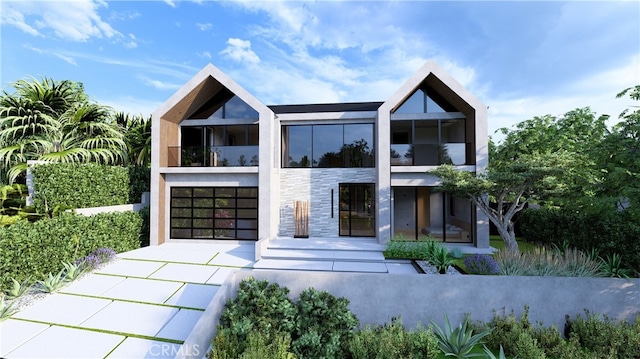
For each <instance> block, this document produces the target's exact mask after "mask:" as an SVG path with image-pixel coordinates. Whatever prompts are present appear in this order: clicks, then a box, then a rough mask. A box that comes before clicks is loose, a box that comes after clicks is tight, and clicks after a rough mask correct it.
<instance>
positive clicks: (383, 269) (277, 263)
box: [253, 258, 388, 273]
mask: <svg viewBox="0 0 640 359" xmlns="http://www.w3.org/2000/svg"><path fill="white" fill-rule="evenodd" d="M253 269H254V270H260V269H270V270H302V271H322V272H359V273H388V269H387V266H386V264H385V263H384V262H354V261H346V262H345V261H335V262H332V261H319V260H293V259H288V260H281V259H264V258H263V259H261V260H259V261H258V262H256V263H255V265H254V266H253Z"/></svg>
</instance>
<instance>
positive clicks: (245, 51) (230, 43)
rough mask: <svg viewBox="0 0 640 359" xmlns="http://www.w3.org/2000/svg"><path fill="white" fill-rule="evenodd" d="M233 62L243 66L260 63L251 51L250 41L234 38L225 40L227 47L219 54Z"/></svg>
mask: <svg viewBox="0 0 640 359" xmlns="http://www.w3.org/2000/svg"><path fill="white" fill-rule="evenodd" d="M220 54H221V55H225V56H227V57H229V58H230V59H233V60H234V61H237V62H240V63H243V64H245V65H255V64H257V63H258V62H260V58H259V57H258V55H256V53H255V52H253V50H251V41H249V40H242V39H236V38H232V37H231V38H229V40H227V47H226V48H225V49H224V50H222V51H221V52H220Z"/></svg>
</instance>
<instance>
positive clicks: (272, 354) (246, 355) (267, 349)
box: [240, 330, 296, 359]
mask: <svg viewBox="0 0 640 359" xmlns="http://www.w3.org/2000/svg"><path fill="white" fill-rule="evenodd" d="M290 347H291V338H290V337H289V336H288V335H287V334H283V333H275V335H273V338H271V336H269V335H268V334H265V333H262V332H259V331H256V330H252V331H251V332H249V335H248V336H247V348H246V349H245V351H244V352H243V353H242V355H241V356H240V359H264V358H270V359H295V358H296V356H295V354H293V353H291V352H290V351H289V348H290Z"/></svg>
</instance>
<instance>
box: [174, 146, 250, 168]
mask: <svg viewBox="0 0 640 359" xmlns="http://www.w3.org/2000/svg"><path fill="white" fill-rule="evenodd" d="M168 166H169V167H245V166H258V146H197V147H193V146H190V147H180V146H175V147H169V163H168Z"/></svg>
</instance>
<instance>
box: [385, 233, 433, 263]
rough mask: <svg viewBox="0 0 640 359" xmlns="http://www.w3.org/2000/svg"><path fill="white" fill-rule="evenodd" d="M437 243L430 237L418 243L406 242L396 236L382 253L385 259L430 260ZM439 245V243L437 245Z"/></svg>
mask: <svg viewBox="0 0 640 359" xmlns="http://www.w3.org/2000/svg"><path fill="white" fill-rule="evenodd" d="M436 243H437V242H436V241H434V240H433V238H431V237H424V238H422V239H420V240H418V241H415V240H406V239H404V236H402V235H400V236H396V237H394V239H392V240H390V241H389V242H388V243H387V248H385V250H384V251H383V252H382V254H383V255H384V256H385V258H398V259H420V260H424V259H426V258H430V257H431V254H432V253H433V248H434V247H435V246H436V245H437V244H436ZM438 244H439V243H438Z"/></svg>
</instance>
